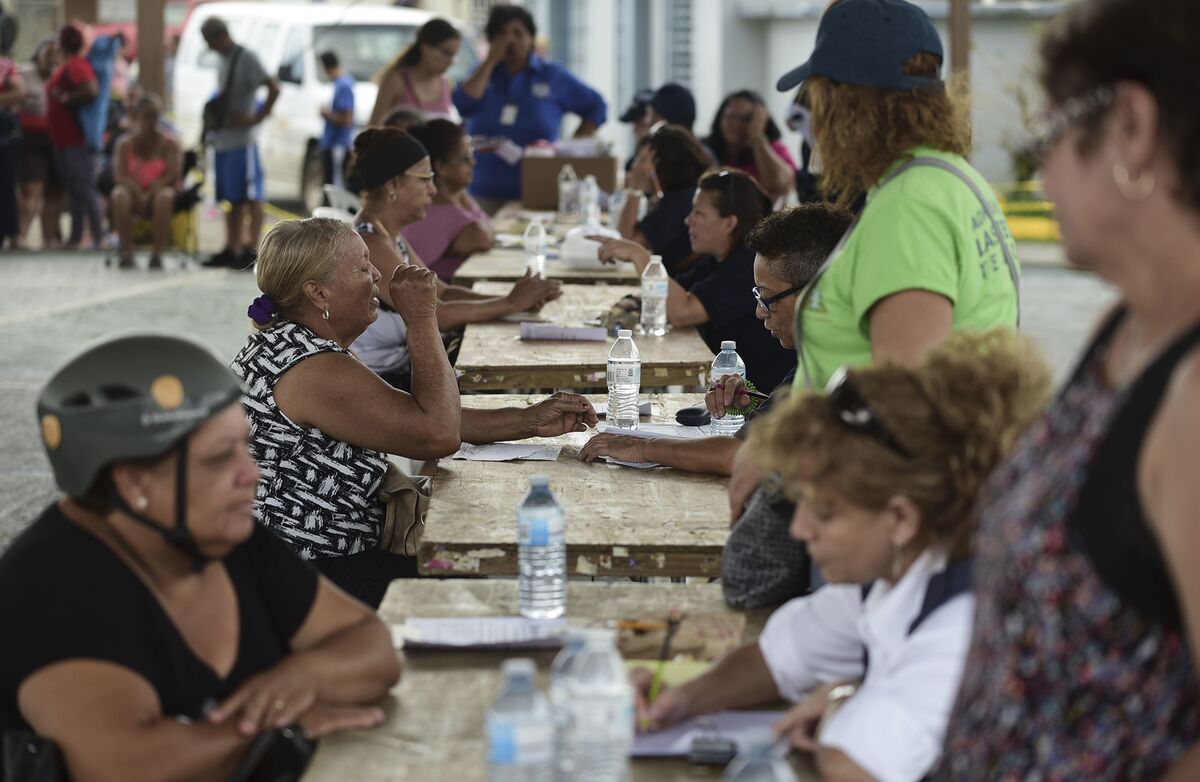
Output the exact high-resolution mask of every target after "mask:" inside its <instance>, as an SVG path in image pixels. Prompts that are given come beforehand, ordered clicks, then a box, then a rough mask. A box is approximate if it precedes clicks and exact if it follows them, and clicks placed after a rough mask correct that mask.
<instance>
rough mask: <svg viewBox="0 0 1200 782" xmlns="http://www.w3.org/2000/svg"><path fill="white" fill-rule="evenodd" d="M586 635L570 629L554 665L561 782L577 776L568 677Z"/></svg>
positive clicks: (553, 702)
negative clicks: (569, 748)
mask: <svg viewBox="0 0 1200 782" xmlns="http://www.w3.org/2000/svg"><path fill="white" fill-rule="evenodd" d="M585 641H586V636H585V635H584V634H583V632H581V631H579V630H568V631H567V638H566V641H565V642H564V643H563V648H562V651H561V652H559V653H558V654H557V655H555V657H554V662H553V663H551V664H550V711H551V713H552V714H553V715H554V762H555V769H556V770H555V775H554V778H555V780H557V782H570V781H571V779H572V777H573V766H572V765H571V755H570V753H569V752H567V745H568V741H569V738H570V733H571V696H570V692H569V691H568V689H567V676H568V675H569V674H570V673H571V668H572V667H573V666H574V664H575V660H576V658H578V657H579V652H580V650H582V649H583V645H584V642H585Z"/></svg>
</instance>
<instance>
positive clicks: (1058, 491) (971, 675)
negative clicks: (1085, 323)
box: [934, 313, 1200, 782]
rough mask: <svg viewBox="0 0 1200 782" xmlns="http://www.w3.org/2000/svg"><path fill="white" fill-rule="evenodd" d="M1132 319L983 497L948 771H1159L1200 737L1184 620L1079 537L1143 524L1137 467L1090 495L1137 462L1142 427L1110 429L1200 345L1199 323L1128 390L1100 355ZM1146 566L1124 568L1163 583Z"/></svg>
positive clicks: (1088, 775) (1146, 775)
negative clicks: (1126, 435) (1139, 598)
mask: <svg viewBox="0 0 1200 782" xmlns="http://www.w3.org/2000/svg"><path fill="white" fill-rule="evenodd" d="M1120 317H1121V314H1120V313H1118V314H1117V315H1116V316H1115V317H1114V318H1113V319H1112V320H1111V321H1110V322H1109V324H1108V325H1107V326H1106V328H1105V329H1104V331H1103V332H1102V333H1101V335H1100V336H1099V337H1098V338H1097V340H1096V342H1095V344H1093V346H1092V348H1091V349H1090V350H1089V352H1088V354H1087V356H1086V357H1085V358H1084V360H1083V362H1082V363H1081V365H1080V367H1079V369H1078V370H1077V371H1076V374H1075V376H1074V378H1073V379H1072V380H1071V382H1070V383H1069V384H1068V385H1067V387H1066V388H1065V389H1064V391H1063V392H1062V394H1061V395H1060V396H1059V398H1058V399H1057V400H1056V402H1055V403H1054V404H1053V405H1052V407H1051V408H1050V410H1049V411H1048V412H1047V413H1046V415H1045V416H1044V417H1043V418H1042V420H1041V421H1040V422H1038V423H1037V424H1035V425H1034V426H1033V427H1032V428H1031V429H1030V431H1028V432H1027V433H1026V434H1025V435H1024V437H1023V439H1022V440H1021V441H1020V442H1019V443H1018V444H1017V446H1016V448H1015V449H1014V453H1013V455H1012V457H1011V458H1010V459H1009V460H1008V461H1007V462H1006V464H1005V465H1004V466H1002V467H1001V468H1000V469H999V470H998V471H997V474H996V475H995V476H994V477H993V479H992V481H991V483H990V484H989V487H988V489H987V490H986V492H985V494H984V496H983V497H981V500H980V508H981V511H980V518H979V529H980V532H979V540H978V548H977V556H976V568H977V569H976V596H977V604H976V613H975V628H974V637H973V641H972V647H971V653H970V656H969V659H968V661H967V667H966V673H965V675H964V678H963V684H962V688H961V689H960V691H959V696H958V702H957V705H956V706H955V710H954V713H953V715H952V716H951V719H950V728H949V732H948V734H947V738H946V746H945V751H944V753H943V756H942V761H941V765H940V767H939V769H938V771H937V773H935V775H934V778H936V779H944V780H955V782H960V781H961V780H1044V781H1045V782H1050V781H1052V780H1089V782H1091V781H1094V780H1132V779H1153V778H1158V777H1160V776H1162V774H1163V773H1164V772H1165V771H1166V770H1167V769H1169V768H1170V766H1171V764H1172V763H1173V762H1174V761H1175V760H1176V759H1177V758H1178V757H1179V756H1180V755H1181V754H1182V753H1183V752H1184V751H1186V749H1187V748H1188V747H1189V746H1190V745H1191V744H1193V743H1194V742H1196V741H1197V740H1198V739H1200V690H1198V688H1197V680H1196V674H1195V670H1194V667H1193V664H1192V660H1191V654H1190V652H1189V649H1188V642H1187V637H1186V635H1185V634H1184V632H1183V630H1182V628H1181V627H1180V626H1179V623H1178V622H1164V621H1162V619H1161V618H1160V617H1156V616H1153V615H1151V614H1150V613H1148V612H1147V611H1144V610H1139V609H1138V608H1137V607H1135V605H1134V604H1133V603H1132V602H1131V600H1130V599H1128V596H1127V595H1123V594H1119V593H1118V592H1117V591H1116V590H1114V589H1113V588H1112V587H1111V586H1110V583H1109V582H1110V581H1111V580H1112V579H1108V580H1106V579H1105V578H1104V577H1103V576H1102V575H1101V573H1100V572H1099V571H1098V570H1097V567H1096V561H1094V558H1093V557H1092V556H1090V553H1089V552H1090V551H1092V549H1091V548H1090V547H1089V546H1088V545H1086V544H1085V542H1084V541H1082V540H1081V536H1080V535H1079V534H1078V532H1079V530H1080V529H1081V528H1083V529H1085V530H1086V528H1087V527H1088V526H1095V527H1106V526H1107V527H1109V528H1114V529H1122V528H1123V529H1125V530H1126V531H1128V529H1129V528H1130V526H1131V525H1145V521H1144V519H1143V518H1142V516H1141V509H1140V504H1139V503H1138V502H1137V498H1136V484H1135V476H1134V475H1128V474H1127V475H1126V476H1125V477H1124V478H1123V479H1122V480H1121V481H1120V483H1121V486H1120V487H1118V491H1119V492H1124V494H1126V495H1130V496H1128V497H1126V498H1125V499H1127V500H1128V501H1127V502H1122V503H1114V504H1110V505H1109V506H1108V508H1107V509H1106V512H1105V513H1094V511H1095V510H1096V509H1097V506H1096V505H1095V504H1081V495H1082V494H1083V493H1084V490H1085V488H1087V489H1088V490H1091V488H1092V487H1091V486H1089V485H1088V477H1089V474H1090V473H1091V472H1092V471H1093V470H1094V469H1096V468H1097V465H1098V464H1099V463H1100V461H1101V460H1102V459H1109V458H1110V457H1111V456H1112V453H1113V451H1112V449H1117V450H1118V451H1119V449H1121V448H1126V449H1128V448H1134V449H1136V450H1135V451H1132V452H1131V453H1132V456H1130V457H1128V458H1129V459H1132V460H1134V461H1136V453H1137V451H1140V445H1141V437H1142V436H1144V433H1145V432H1144V431H1141V432H1140V433H1138V435H1137V437H1136V441H1135V442H1130V441H1128V440H1125V441H1122V439H1123V438H1120V437H1115V438H1114V437H1111V436H1110V434H1111V433H1112V432H1113V431H1124V430H1119V429H1114V426H1115V425H1117V424H1119V423H1120V421H1121V420H1125V419H1124V417H1125V416H1127V415H1128V413H1129V412H1131V408H1133V407H1135V406H1144V405H1145V404H1146V400H1147V399H1148V398H1149V399H1150V400H1152V405H1153V406H1152V407H1150V408H1149V409H1148V410H1142V411H1140V412H1139V411H1136V410H1135V411H1132V412H1134V413H1136V414H1138V415H1140V416H1141V417H1142V418H1145V419H1146V420H1149V418H1150V416H1151V415H1152V414H1153V411H1154V410H1155V409H1157V406H1158V401H1159V400H1161V397H1162V394H1163V393H1164V392H1165V388H1166V385H1167V381H1168V380H1169V378H1170V375H1171V371H1172V370H1173V368H1174V364H1175V363H1176V362H1177V361H1178V360H1179V358H1181V357H1182V355H1184V354H1185V352H1186V349H1187V348H1189V347H1190V346H1192V345H1194V344H1195V343H1197V342H1200V329H1196V330H1193V332H1192V333H1191V334H1189V335H1187V336H1186V337H1184V338H1183V339H1182V340H1180V342H1178V343H1176V345H1175V346H1174V347H1173V348H1172V349H1170V350H1168V351H1167V352H1166V353H1164V355H1163V357H1161V358H1160V359H1159V360H1158V361H1157V362H1155V363H1154V364H1153V365H1152V366H1151V367H1150V368H1148V369H1147V370H1146V371H1145V372H1144V373H1143V375H1142V376H1141V377H1140V378H1139V379H1138V380H1137V381H1135V382H1134V383H1133V384H1131V385H1130V387H1128V388H1126V389H1114V388H1112V387H1110V386H1109V384H1108V382H1107V380H1106V378H1105V375H1104V369H1103V361H1102V360H1101V357H1102V356H1103V353H1104V349H1105V347H1106V346H1107V343H1108V341H1109V339H1110V338H1111V336H1112V333H1113V332H1114V331H1115V330H1116V325H1117V324H1118V322H1119V320H1120ZM1148 385H1149V386H1150V387H1149V388H1148ZM1147 392H1148V393H1147ZM1131 398H1132V400H1133V404H1131V403H1130V401H1131ZM1114 440H1117V441H1116V442H1114ZM1125 472H1127V473H1131V472H1133V471H1132V470H1127V471H1125ZM1106 490H1107V491H1108V492H1109V493H1111V491H1112V488H1111V487H1107V488H1106ZM1104 515H1107V516H1108V518H1103V516H1104ZM1142 530H1143V533H1142V534H1143V537H1147V538H1148V537H1149V535H1148V534H1147V532H1148V530H1146V529H1145V528H1144V526H1143V528H1142ZM1085 537H1086V536H1085ZM1152 545H1153V547H1154V549H1155V557H1156V558H1157V559H1158V561H1159V563H1160V564H1161V558H1160V557H1159V552H1158V551H1157V544H1156V543H1153V544H1152ZM1116 553H1117V556H1118V557H1119V556H1120V552H1116ZM1118 561H1119V560H1118ZM1135 567H1137V563H1134V562H1132V561H1131V562H1130V563H1129V564H1128V566H1127V568H1126V571H1127V572H1126V573H1125V574H1124V575H1125V576H1126V577H1131V576H1132V577H1133V578H1134V579H1135V582H1136V581H1137V580H1150V579H1160V580H1165V579H1166V574H1165V565H1161V566H1160V567H1158V568H1150V569H1149V570H1153V571H1157V572H1147V570H1146V569H1143V570H1142V572H1140V573H1129V572H1128V570H1129V569H1130V568H1135ZM1107 572H1111V570H1110V571H1107Z"/></svg>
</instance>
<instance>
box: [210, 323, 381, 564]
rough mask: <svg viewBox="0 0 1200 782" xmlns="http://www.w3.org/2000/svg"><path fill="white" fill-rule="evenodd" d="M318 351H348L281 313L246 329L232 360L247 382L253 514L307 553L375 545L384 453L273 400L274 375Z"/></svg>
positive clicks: (341, 551)
mask: <svg viewBox="0 0 1200 782" xmlns="http://www.w3.org/2000/svg"><path fill="white" fill-rule="evenodd" d="M319 353H345V354H347V355H351V354H350V352H349V351H347V350H345V349H343V348H342V347H341V346H340V345H338V344H337V343H336V342H333V341H332V340H328V339H324V338H322V337H319V336H317V335H316V334H315V333H313V332H312V331H311V330H310V329H308V328H307V327H305V326H302V325H300V324H298V323H293V322H291V321H283V322H282V323H280V324H279V325H277V326H275V327H274V328H271V329H267V330H265V331H258V332H255V333H254V334H253V335H251V337H250V341H249V342H247V343H246V346H245V347H244V348H242V350H241V351H240V352H239V353H238V354H237V357H236V358H234V360H233V363H232V364H231V366H232V368H233V372H234V374H236V375H237V376H238V377H240V378H241V379H242V380H243V381H244V382H245V384H246V388H247V392H246V394H245V396H243V397H242V405H243V406H244V407H245V409H246V415H247V416H248V417H249V419H250V455H251V456H253V457H254V459H255V461H257V462H258V466H259V469H260V470H261V473H262V474H261V476H260V477H259V480H258V487H257V489H256V492H255V493H256V499H255V503H254V512H255V515H256V517H257V518H258V521H259V522H260V523H262V524H265V525H266V526H268V527H270V528H271V529H272V530H274V531H275V533H276V534H278V535H279V536H280V537H282V538H283V539H284V540H286V541H288V542H289V543H291V544H292V545H293V546H294V547H295V548H296V550H297V551H298V552H299V554H300V556H301V557H302V558H304V559H317V558H320V557H340V556H347V555H349V554H357V553H358V552H360V551H364V550H366V549H370V548H374V547H375V546H376V544H377V543H378V541H379V530H380V528H381V526H382V524H383V518H384V507H383V505H382V504H381V503H380V502H379V499H378V496H377V493H378V491H379V485H380V483H381V482H382V480H383V474H384V472H385V470H386V469H387V459H386V457H385V456H384V455H383V454H382V453H380V452H379V451H373V450H370V449H369V448H361V447H359V446H357V445H351V444H349V443H345V442H342V441H341V440H335V439H333V438H332V437H330V436H329V435H327V434H325V433H324V432H322V431H321V430H320V429H314V428H307V427H303V426H300V425H298V424H296V423H294V422H293V421H291V420H290V419H289V418H288V417H287V416H286V415H284V414H283V412H282V411H281V410H280V409H279V406H278V405H277V404H276V403H275V382H276V381H277V380H278V379H279V377H280V376H281V375H282V374H283V373H284V372H286V371H287V370H289V369H291V368H292V367H293V366H295V365H296V364H298V363H299V362H301V361H303V360H304V359H306V358H310V357H312V356H315V355H317V354H319Z"/></svg>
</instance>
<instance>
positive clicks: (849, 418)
mask: <svg viewBox="0 0 1200 782" xmlns="http://www.w3.org/2000/svg"><path fill="white" fill-rule="evenodd" d="M825 397H826V398H827V399H828V400H829V405H830V407H831V408H832V409H833V415H834V417H835V418H836V419H837V420H838V422H839V423H841V424H842V425H843V426H845V427H846V428H848V429H851V430H853V431H855V432H859V433H861V434H865V435H867V436H868V437H870V438H871V439H873V440H874V441H875V442H877V443H879V444H880V445H882V446H884V447H886V448H887V449H888V450H890V451H892V452H893V453H895V454H898V455H899V456H903V457H904V458H905V459H911V458H913V454H912V451H910V450H908V449H907V448H905V447H904V446H903V445H901V444H900V441H899V440H897V439H896V437H895V435H893V434H892V433H891V432H889V431H888V430H887V427H885V426H884V425H883V422H882V421H880V420H879V416H877V415H875V412H874V411H873V410H871V406H870V405H868V404H867V400H866V399H865V398H864V397H863V395H862V392H860V391H859V390H858V388H857V387H856V386H855V385H854V383H853V381H852V380H851V379H850V373H849V372H848V371H846V368H845V367H842V368H841V369H839V370H838V371H837V372H834V373H833V377H831V378H829V383H828V384H827V385H826V386H825Z"/></svg>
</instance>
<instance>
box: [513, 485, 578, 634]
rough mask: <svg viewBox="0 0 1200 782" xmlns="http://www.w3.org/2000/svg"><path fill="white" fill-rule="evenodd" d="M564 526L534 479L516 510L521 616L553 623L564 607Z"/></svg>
mask: <svg viewBox="0 0 1200 782" xmlns="http://www.w3.org/2000/svg"><path fill="white" fill-rule="evenodd" d="M566 531H567V523H566V519H565V517H564V515H563V507H562V505H560V504H559V502H558V500H557V499H556V498H555V496H554V493H553V492H551V491H550V479H549V478H547V477H546V476H545V475H534V476H533V477H531V478H530V479H529V493H528V494H526V495H525V499H524V500H522V501H521V507H520V508H518V509H517V569H518V572H517V599H518V604H519V610H520V612H521V616H524V617H528V618H530V619H556V618H558V617H560V616H562V615H563V611H564V610H565V609H566V605H567V537H566Z"/></svg>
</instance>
